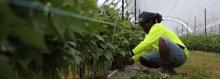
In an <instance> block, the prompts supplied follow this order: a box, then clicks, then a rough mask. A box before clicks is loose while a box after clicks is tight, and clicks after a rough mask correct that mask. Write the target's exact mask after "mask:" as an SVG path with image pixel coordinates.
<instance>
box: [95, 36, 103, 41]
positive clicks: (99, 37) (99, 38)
mask: <svg viewBox="0 0 220 79" xmlns="http://www.w3.org/2000/svg"><path fill="white" fill-rule="evenodd" d="M95 37H96V38H98V40H100V41H102V42H105V39H104V38H102V37H101V36H100V35H97V34H96V35H95Z"/></svg>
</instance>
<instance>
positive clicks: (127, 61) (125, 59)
mask: <svg viewBox="0 0 220 79" xmlns="http://www.w3.org/2000/svg"><path fill="white" fill-rule="evenodd" d="M132 56H133V55H132V54H131V53H129V54H128V55H125V56H124V57H122V58H121V59H120V60H119V62H120V63H122V64H123V65H132V64H133V63H134V61H133V59H132Z"/></svg>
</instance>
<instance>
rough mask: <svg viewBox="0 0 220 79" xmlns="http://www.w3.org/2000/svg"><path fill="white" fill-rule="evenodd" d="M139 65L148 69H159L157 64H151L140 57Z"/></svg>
mask: <svg viewBox="0 0 220 79" xmlns="http://www.w3.org/2000/svg"><path fill="white" fill-rule="evenodd" d="M140 63H141V64H142V65H144V66H146V67H149V68H159V67H160V66H159V64H156V63H153V62H149V61H148V60H147V59H145V58H144V57H142V56H141V57H140Z"/></svg>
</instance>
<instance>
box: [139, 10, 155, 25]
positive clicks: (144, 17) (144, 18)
mask: <svg viewBox="0 0 220 79" xmlns="http://www.w3.org/2000/svg"><path fill="white" fill-rule="evenodd" d="M155 15H156V13H153V12H146V11H143V12H141V14H140V15H139V18H138V21H137V23H141V22H144V21H147V20H149V19H151V18H153V17H154V16H155Z"/></svg>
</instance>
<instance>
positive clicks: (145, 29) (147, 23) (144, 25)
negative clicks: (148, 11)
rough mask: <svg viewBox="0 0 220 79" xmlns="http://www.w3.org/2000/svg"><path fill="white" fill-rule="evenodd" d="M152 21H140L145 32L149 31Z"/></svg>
mask: <svg viewBox="0 0 220 79" xmlns="http://www.w3.org/2000/svg"><path fill="white" fill-rule="evenodd" d="M151 25H152V23H151V22H150V21H149V22H147V21H145V22H140V26H141V27H142V29H143V30H144V31H145V32H146V33H149V31H150V28H151Z"/></svg>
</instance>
